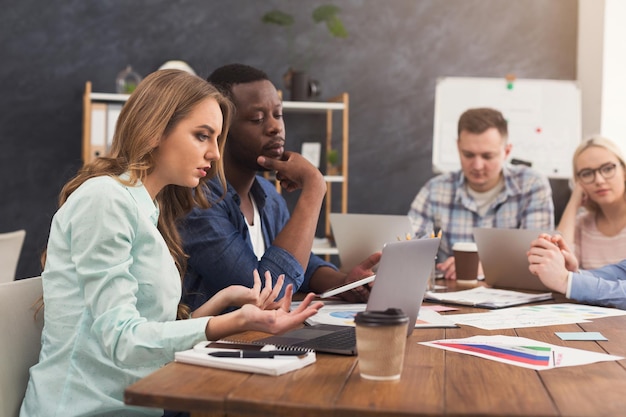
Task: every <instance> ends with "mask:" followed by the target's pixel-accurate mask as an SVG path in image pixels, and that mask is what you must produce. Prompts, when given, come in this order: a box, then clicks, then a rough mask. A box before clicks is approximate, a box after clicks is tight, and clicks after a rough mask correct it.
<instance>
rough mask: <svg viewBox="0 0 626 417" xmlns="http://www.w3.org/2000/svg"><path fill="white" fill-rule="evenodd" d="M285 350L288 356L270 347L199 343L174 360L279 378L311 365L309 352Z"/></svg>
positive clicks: (312, 355)
mask: <svg viewBox="0 0 626 417" xmlns="http://www.w3.org/2000/svg"><path fill="white" fill-rule="evenodd" d="M289 350H290V352H288V353H290V354H288V355H285V350H284V349H280V348H277V347H276V346H273V345H261V344H253V343H244V344H240V343H231V342H226V341H219V342H200V343H198V344H196V345H195V346H194V347H193V349H189V350H185V351H182V352H176V353H175V355H174V359H175V361H176V362H183V363H190V364H193V365H200V366H208V367H212V368H220V369H228V370H231V371H240V372H250V373H257V374H265V375H282V374H284V373H287V372H291V371H295V370H296V369H300V368H303V367H305V366H307V365H310V364H312V363H314V362H315V352H313V351H309V350H304V349H298V350H295V351H292V348H290V349H289ZM214 355H215V356H214ZM259 356H264V357H259Z"/></svg>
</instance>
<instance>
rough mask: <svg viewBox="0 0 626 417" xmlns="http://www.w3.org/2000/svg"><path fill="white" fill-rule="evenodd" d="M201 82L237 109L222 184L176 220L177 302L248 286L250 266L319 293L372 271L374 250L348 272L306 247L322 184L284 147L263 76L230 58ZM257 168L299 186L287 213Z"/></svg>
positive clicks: (278, 107) (277, 104)
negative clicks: (182, 273) (182, 257)
mask: <svg viewBox="0 0 626 417" xmlns="http://www.w3.org/2000/svg"><path fill="white" fill-rule="evenodd" d="M208 81H209V82H211V83H212V84H214V85H215V86H216V87H218V88H219V89H220V90H222V92H223V93H224V94H225V95H226V96H228V97H229V98H230V99H231V100H232V101H233V103H234V104H235V107H236V108H237V113H236V115H235V117H234V119H233V122H232V125H231V128H230V131H229V135H228V139H227V140H226V144H225V147H224V150H223V161H224V172H225V175H226V180H227V183H228V184H227V190H223V189H222V187H221V185H220V183H219V181H218V180H214V181H212V182H211V183H210V189H209V190H206V192H207V193H209V197H210V200H211V201H213V202H214V204H213V206H212V207H211V208H210V209H206V210H194V211H193V212H192V213H191V214H190V215H189V216H188V217H187V218H186V219H185V222H183V223H182V224H181V226H180V231H181V235H182V238H183V242H184V249H185V252H186V253H187V254H189V256H190V258H189V261H188V267H187V276H186V277H185V289H186V294H185V296H184V301H185V302H186V303H187V304H188V305H190V307H192V308H194V307H195V306H197V305H200V304H201V303H203V302H204V301H206V300H207V299H208V298H210V297H211V296H212V295H213V294H215V293H216V292H218V291H219V290H220V289H222V288H225V287H227V286H229V285H233V284H239V285H245V286H248V287H252V284H253V283H252V271H253V270H254V269H258V271H259V273H260V274H261V276H263V274H264V273H265V271H266V270H267V271H270V272H271V274H272V278H273V279H274V281H275V280H276V278H277V277H278V275H280V274H284V275H285V286H286V285H287V284H289V283H293V284H294V288H295V289H296V290H299V291H313V292H318V293H319V292H322V291H325V290H327V289H329V288H332V287H336V286H338V285H342V284H346V283H349V282H352V281H356V280H358V279H361V278H364V277H366V276H369V275H372V273H373V272H372V267H374V266H375V265H376V264H377V263H378V261H379V260H380V253H376V254H372V255H371V256H370V257H369V258H368V259H366V260H364V261H363V262H362V263H361V264H360V265H357V266H356V267H355V268H354V269H353V270H352V271H350V273H348V274H343V273H341V272H339V271H338V270H337V268H336V267H335V266H334V265H332V264H330V263H327V262H325V261H323V260H322V259H321V258H319V257H318V256H315V255H314V254H312V253H311V247H312V245H313V238H314V237H315V230H316V228H317V222H318V219H319V213H320V209H321V206H322V202H323V200H324V195H325V193H326V182H325V180H324V177H323V176H322V174H321V173H320V172H319V170H318V169H317V168H315V167H314V166H313V165H312V164H310V163H309V162H308V161H307V160H306V159H304V157H302V156H301V155H299V154H297V153H294V152H288V151H285V150H284V143H285V125H284V122H283V118H282V101H281V100H280V98H279V96H278V92H277V90H276V87H275V86H274V85H273V84H272V83H271V82H270V81H269V79H268V77H267V75H266V74H265V73H264V72H263V71H260V70H258V69H256V68H252V67H249V66H246V65H241V64H231V65H226V66H223V67H221V68H218V69H217V70H215V71H214V72H213V73H212V74H211V75H210V76H209V78H208ZM264 170H265V171H267V170H271V171H276V178H277V179H278V180H279V181H280V184H281V186H282V187H283V188H284V189H286V190H287V191H293V190H296V189H299V190H300V196H299V198H298V201H297V203H296V205H295V208H294V209H293V212H292V213H291V215H290V213H289V211H288V208H287V205H286V202H285V200H284V198H283V197H282V196H281V195H280V194H279V193H278V192H277V191H276V188H275V185H274V184H273V183H271V182H269V181H267V180H266V179H264V178H263V177H262V176H259V175H257V174H258V171H264ZM222 196H223V197H224V198H223V199H220V198H221V197H222ZM368 296H369V287H367V286H362V287H358V288H355V289H354V290H351V291H348V292H345V293H343V294H342V297H343V298H344V299H346V300H348V301H353V302H354V301H366V300H367V298H368Z"/></svg>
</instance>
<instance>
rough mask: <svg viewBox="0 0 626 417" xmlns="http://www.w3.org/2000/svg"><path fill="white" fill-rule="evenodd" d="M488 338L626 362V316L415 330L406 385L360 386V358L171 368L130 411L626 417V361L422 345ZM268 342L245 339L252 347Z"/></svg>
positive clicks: (129, 396)
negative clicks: (542, 363) (551, 364)
mask: <svg viewBox="0 0 626 417" xmlns="http://www.w3.org/2000/svg"><path fill="white" fill-rule="evenodd" d="M556 301H558V302H563V301H565V300H564V299H563V298H558V299H557V300H556ZM477 311H482V310H478V309H472V308H462V309H461V310H459V311H458V312H452V313H449V314H454V313H467V312H477ZM556 331H559V332H577V331H598V332H601V333H602V334H603V335H604V336H606V337H607V338H608V339H609V340H608V341H604V342H593V341H562V340H561V339H560V338H558V337H557V336H556V335H555V334H554V332H556ZM490 334H502V335H510V336H521V337H527V338H530V339H535V340H539V341H543V342H547V343H551V344H554V345H562V346H568V347H573V348H580V349H585V350H590V351H596V352H605V353H610V354H614V355H619V356H623V357H626V316H620V317H608V318H602V319H597V320H595V321H593V322H589V323H581V324H569V325H559V326H548V327H534V328H520V329H505V330H497V331H486V330H482V329H478V328H475V327H471V326H461V327H459V328H452V329H416V330H415V331H414V332H413V334H412V335H411V336H410V338H409V339H408V343H407V348H406V357H405V361H404V369H403V371H402V378H401V379H400V381H395V382H376V381H369V380H365V379H362V378H361V377H360V376H359V370H358V361H357V358H356V357H345V356H339V355H329V354H322V353H318V354H317V362H316V363H315V364H313V365H311V366H307V367H305V368H303V369H300V370H297V371H295V372H291V373H288V374H285V375H282V376H278V377H273V376H266V375H259V374H247V373H241V372H232V371H225V370H219V369H212V368H204V367H200V366H194V365H187V364H181V363H170V364H168V365H166V366H165V367H163V368H161V369H160V370H158V371H156V372H154V373H153V374H151V375H149V376H148V377H146V378H144V379H142V380H140V381H139V382H137V383H135V384H133V385H131V386H130V387H128V388H127V389H126V392H125V402H126V403H127V404H132V405H140V406H148V407H158V408H166V409H176V410H187V411H191V412H192V415H193V416H293V417H296V416H297V417H317V416H319V417H329V416H346V417H355V416H370V417H371V416H594V417H595V416H611V417H613V416H622V415H626V369H625V365H626V360H621V361H609V362H600V363H595V364H590V365H583V366H574V367H565V368H556V369H551V370H545V371H534V370H530V369H526V368H521V367H517V366H512V365H507V364H503V363H499V362H495V361H491V360H487V359H482V358H478V357H474V356H470V355H465V354H460V353H456V352H449V351H445V350H442V349H435V348H431V347H427V346H423V345H419V344H418V343H417V342H422V341H431V340H437V339H443V338H463V337H469V336H474V335H490ZM260 336H261V334H258V333H257V334H254V333H246V334H245V337H246V338H247V339H248V340H253V339H255V338H259V337H260Z"/></svg>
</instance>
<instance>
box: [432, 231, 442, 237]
mask: <svg viewBox="0 0 626 417" xmlns="http://www.w3.org/2000/svg"><path fill="white" fill-rule="evenodd" d="M433 237H434V236H433ZM437 237H438V238H440V239H441V229H439V232H437Z"/></svg>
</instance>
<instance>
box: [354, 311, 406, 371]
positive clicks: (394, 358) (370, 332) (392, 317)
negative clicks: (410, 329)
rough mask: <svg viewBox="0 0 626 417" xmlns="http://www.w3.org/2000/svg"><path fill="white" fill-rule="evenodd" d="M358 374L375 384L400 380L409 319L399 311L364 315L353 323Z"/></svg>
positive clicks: (356, 318)
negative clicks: (357, 357)
mask: <svg viewBox="0 0 626 417" xmlns="http://www.w3.org/2000/svg"><path fill="white" fill-rule="evenodd" d="M354 322H355V325H356V345H357V351H358V356H359V373H360V374H361V377H362V378H365V379H373V380H378V381H388V380H396V379H400V375H401V374H402V365H403V363H404V351H405V348H406V338H407V326H408V323H409V318H408V317H407V315H406V314H404V312H403V311H402V310H400V309H397V308H388V309H387V310H385V311H363V312H360V313H358V314H357V315H356V317H355V319H354Z"/></svg>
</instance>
